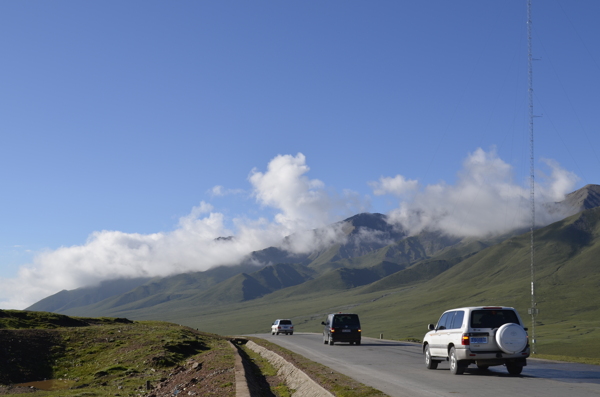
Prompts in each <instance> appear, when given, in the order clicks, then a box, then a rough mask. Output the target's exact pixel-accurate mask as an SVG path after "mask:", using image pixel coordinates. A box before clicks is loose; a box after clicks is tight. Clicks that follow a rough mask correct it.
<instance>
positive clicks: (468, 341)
mask: <svg viewBox="0 0 600 397" xmlns="http://www.w3.org/2000/svg"><path fill="white" fill-rule="evenodd" d="M460 344H461V345H463V346H469V345H470V344H471V339H470V337H469V334H463V335H462V339H461V341H460Z"/></svg>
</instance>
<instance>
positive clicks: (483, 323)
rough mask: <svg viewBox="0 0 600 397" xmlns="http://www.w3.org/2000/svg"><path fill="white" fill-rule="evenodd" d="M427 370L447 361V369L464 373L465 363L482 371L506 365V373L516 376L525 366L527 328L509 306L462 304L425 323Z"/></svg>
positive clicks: (456, 372)
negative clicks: (426, 327)
mask: <svg viewBox="0 0 600 397" xmlns="http://www.w3.org/2000/svg"><path fill="white" fill-rule="evenodd" d="M423 354H425V365H426V366H427V368H428V369H436V368H437V366H438V364H439V363H440V362H441V361H450V372H451V373H452V374H454V375H459V374H462V373H464V371H465V369H466V368H467V367H468V366H469V364H477V367H478V368H479V369H482V370H485V369H487V368H488V367H490V366H493V365H506V369H507V370H508V373H509V374H511V375H519V374H520V373H521V371H522V370H523V367H524V366H526V365H527V360H526V359H527V357H529V339H528V336H527V328H524V327H523V321H521V317H519V313H517V311H516V310H515V309H514V308H512V307H501V306H485V307H462V308H458V309H452V310H448V311H446V312H444V313H443V314H442V316H441V317H440V320H439V321H438V323H437V324H436V325H433V324H429V332H427V334H425V337H424V338H423Z"/></svg>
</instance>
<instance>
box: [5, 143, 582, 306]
mask: <svg viewBox="0 0 600 397" xmlns="http://www.w3.org/2000/svg"><path fill="white" fill-rule="evenodd" d="M545 164H546V166H547V168H548V169H549V172H548V173H547V174H544V175H542V176H541V178H539V179H540V182H539V183H538V185H537V186H536V200H539V201H541V202H544V201H548V202H554V201H559V200H562V199H563V198H564V195H565V194H566V193H569V192H570V191H572V190H573V189H574V186H575V183H576V182H577V177H576V176H575V175H574V174H572V173H570V172H568V171H565V170H564V169H562V168H561V167H560V166H559V165H558V164H557V163H555V162H553V161H546V162H545ZM309 171H310V168H309V167H308V165H307V164H306V158H305V156H304V155H303V154H301V153H299V154H297V155H296V156H292V155H278V156H276V157H275V158H273V159H272V160H271V161H270V162H269V164H268V166H267V170H266V171H264V172H261V171H259V170H257V169H254V170H252V171H251V172H250V175H249V177H248V181H249V183H250V186H251V189H250V193H246V194H250V195H251V197H253V198H254V199H255V200H256V202H257V204H258V205H259V206H260V207H262V208H263V209H267V210H268V211H271V212H272V214H273V216H272V219H268V218H266V217H261V218H257V219H249V218H247V217H238V218H234V219H231V220H227V219H225V216H224V215H223V213H221V212H218V211H216V210H215V208H214V207H213V206H212V205H211V204H209V203H207V202H201V203H200V204H199V205H198V206H196V207H193V208H192V210H191V212H190V213H189V214H188V215H186V216H184V217H182V218H181V219H179V222H178V224H177V226H176V227H175V228H174V230H172V231H169V232H160V233H154V234H146V235H144V234H136V233H123V232H119V231H99V232H94V233H92V234H91V235H90V236H89V238H88V240H87V241H86V243H85V244H83V245H79V246H72V247H61V248H59V249H56V250H49V251H47V252H42V253H39V254H38V255H37V256H36V257H35V258H34V260H33V263H31V264H29V265H27V266H23V267H21V269H20V270H19V273H18V275H17V277H16V278H14V279H0V307H2V308H13V309H23V308H25V307H27V306H29V305H31V304H33V303H35V302H36V301H38V300H40V299H43V298H45V297H47V296H49V295H52V294H54V293H56V292H58V291H60V290H63V289H68V290H70V289H75V288H79V287H82V286H87V285H93V284H95V283H98V282H100V281H103V280H109V279H114V278H117V277H151V276H167V275H171V274H177V273H182V272H189V271H202V270H206V269H209V268H211V267H214V266H217V265H229V264H236V263H239V262H240V261H241V260H242V259H243V258H244V257H245V256H246V255H247V254H249V253H250V252H252V251H255V250H260V249H263V248H266V247H269V246H278V245H280V246H281V247H282V248H285V249H287V250H289V251H290V252H294V253H300V252H309V251H310V250H313V249H315V248H323V247H324V246H326V245H328V244H332V243H334V242H338V241H340V239H343V238H344V233H343V231H342V230H341V228H340V227H339V225H338V227H329V228H325V229H322V230H318V231H316V232H312V231H310V230H312V229H316V228H323V227H325V226H327V225H330V224H332V223H333V222H336V221H339V220H342V219H344V218H345V217H348V216H352V215H355V214H357V213H359V212H364V211H365V210H367V209H368V206H369V204H368V203H369V199H368V197H362V196H360V195H359V194H358V193H356V192H351V191H344V192H342V193H337V192H335V191H332V190H331V189H328V188H327V187H326V185H325V183H324V182H322V181H320V180H317V179H310V178H309V177H308V176H307V174H308V172H309ZM513 173H514V171H513V169H512V167H511V166H510V165H509V164H507V163H505V162H504V161H503V160H501V159H500V158H499V157H498V156H497V154H496V152H495V151H494V150H491V151H489V152H485V151H484V150H482V149H477V150H476V151H475V152H473V153H471V154H470V155H469V156H468V157H467V158H466V160H465V161H464V163H463V168H462V170H461V171H460V172H459V174H458V175H459V178H458V181H457V183H456V184H455V185H447V184H445V183H439V184H436V185H428V186H422V185H421V184H420V183H419V182H418V181H416V180H411V179H407V178H406V177H404V176H402V175H396V176H394V177H382V178H380V180H379V181H375V182H368V184H369V185H370V186H371V188H372V189H373V194H375V195H392V196H395V197H397V198H398V199H399V203H398V207H397V208H395V209H393V210H392V211H391V212H390V213H389V214H388V215H389V219H390V221H391V222H394V223H398V224H401V225H402V227H404V229H405V230H409V231H410V232H411V233H413V234H414V233H418V232H419V231H421V230H424V229H431V230H440V231H442V232H445V233H448V234H452V235H458V236H484V235H489V234H498V233H503V232H506V231H509V230H513V229H515V228H517V227H526V226H527V225H528V224H529V223H528V222H529V188H528V187H526V184H523V185H519V184H516V183H514V181H513V180H512V179H513ZM243 191H244V190H241V189H226V188H224V187H223V186H215V187H214V188H213V189H211V191H209V195H211V196H212V197H216V196H221V195H224V194H236V195H237V194H241V193H242V192H243ZM536 208H538V213H537V214H536V216H537V219H538V223H539V224H546V223H549V222H550V221H551V220H554V218H556V217H557V216H560V215H556V214H555V215H554V218H553V217H552V216H550V215H549V214H547V213H545V212H544V210H543V206H541V205H538V206H537V207H536ZM228 221H229V222H228ZM226 224H230V225H233V227H232V228H231V229H229V228H227V227H226V226H225V225H226ZM291 234H294V238H291V239H285V240H283V239H284V237H286V236H289V235H291ZM226 236H234V238H232V239H218V237H226Z"/></svg>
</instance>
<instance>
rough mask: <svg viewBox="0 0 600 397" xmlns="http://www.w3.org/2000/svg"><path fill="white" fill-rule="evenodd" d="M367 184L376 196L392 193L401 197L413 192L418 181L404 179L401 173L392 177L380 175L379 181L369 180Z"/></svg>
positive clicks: (417, 185)
mask: <svg viewBox="0 0 600 397" xmlns="http://www.w3.org/2000/svg"><path fill="white" fill-rule="evenodd" d="M369 186H371V187H372V188H373V194H375V195H376V196H382V195H384V194H393V195H394V196H398V197H403V196H405V195H406V194H409V193H412V192H414V191H415V190H416V189H417V188H418V187H419V182H418V181H416V180H414V179H406V178H405V177H404V176H402V175H396V176H395V177H393V178H391V177H383V176H382V177H381V178H379V182H369Z"/></svg>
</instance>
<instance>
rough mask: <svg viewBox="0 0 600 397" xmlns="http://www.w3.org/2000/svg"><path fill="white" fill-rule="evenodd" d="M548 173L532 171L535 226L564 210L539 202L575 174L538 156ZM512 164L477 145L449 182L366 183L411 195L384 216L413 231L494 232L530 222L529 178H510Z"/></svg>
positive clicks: (560, 192)
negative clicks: (519, 181)
mask: <svg viewBox="0 0 600 397" xmlns="http://www.w3.org/2000/svg"><path fill="white" fill-rule="evenodd" d="M543 162H544V164H545V165H546V166H547V167H548V168H549V169H550V173H549V174H543V173H542V174H540V175H538V176H536V184H535V200H536V207H535V209H536V212H535V218H536V225H537V226H543V225H547V224H549V223H551V222H553V221H556V220H559V219H562V218H563V217H564V216H566V215H567V214H565V213H560V212H555V213H553V214H551V213H549V212H548V211H547V210H546V209H547V208H548V207H547V206H545V205H544V203H554V202H557V201H561V200H563V199H564V197H565V195H566V194H567V193H570V192H571V191H573V189H574V188H575V185H576V183H577V181H578V178H577V176H576V175H575V174H573V173H571V172H568V171H566V170H564V169H562V168H561V167H560V166H559V165H558V163H556V162H555V161H552V160H543ZM513 174H514V170H513V167H512V166H511V165H509V164H507V163H506V162H504V161H503V160H502V159H500V158H499V157H498V155H497V153H496V151H495V150H491V151H489V152H485V151H484V150H482V149H477V150H476V151H475V152H473V153H471V154H470V155H469V156H468V157H467V158H466V160H465V161H464V162H463V168H462V170H461V171H460V172H459V174H458V180H457V182H456V184H455V185H447V184H446V183H439V184H435V185H428V186H425V187H423V188H421V187H419V185H418V184H417V183H416V182H415V181H407V180H406V179H405V178H404V177H402V176H401V175H398V176H396V177H395V178H381V179H380V181H379V182H376V183H374V184H373V185H372V186H373V187H374V189H375V193H376V194H384V193H389V194H394V195H396V196H399V197H404V196H406V195H410V196H411V200H409V201H400V203H399V206H398V208H397V209H394V210H392V211H391V212H390V214H389V221H390V222H392V223H397V224H400V225H402V227H404V229H405V230H407V231H408V232H409V233H410V234H412V235H414V234H417V233H419V232H421V231H422V230H437V231H441V232H443V233H446V234H450V235H453V236H459V237H486V236H490V235H500V234H503V233H506V232H509V231H511V230H515V229H521V228H527V227H529V226H530V225H531V201H530V187H529V185H528V184H529V182H528V181H527V182H526V183H524V184H522V185H518V184H515V182H514V181H513Z"/></svg>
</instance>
